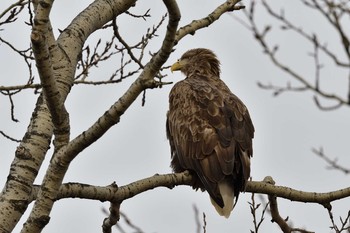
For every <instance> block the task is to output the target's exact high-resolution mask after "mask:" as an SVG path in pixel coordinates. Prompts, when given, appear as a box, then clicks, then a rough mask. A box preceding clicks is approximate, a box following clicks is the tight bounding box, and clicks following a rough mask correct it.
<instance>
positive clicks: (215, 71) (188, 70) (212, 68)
mask: <svg viewBox="0 0 350 233" xmlns="http://www.w3.org/2000/svg"><path fill="white" fill-rule="evenodd" d="M175 70H180V71H181V72H182V73H184V74H185V75H186V76H187V77H189V76H191V74H203V75H213V76H216V77H219V76H220V62H219V60H218V59H217V57H216V55H215V54H214V53H213V52H212V51H211V50H209V49H203V48H198V49H191V50H188V51H187V52H186V53H184V54H183V55H182V56H181V58H180V59H179V60H178V61H177V62H175V63H174V64H173V65H172V66H171V71H175Z"/></svg>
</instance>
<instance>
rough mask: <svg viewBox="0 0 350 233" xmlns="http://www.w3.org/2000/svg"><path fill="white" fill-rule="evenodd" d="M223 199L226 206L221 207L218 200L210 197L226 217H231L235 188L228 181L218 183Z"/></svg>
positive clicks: (219, 211) (217, 209)
mask: <svg viewBox="0 0 350 233" xmlns="http://www.w3.org/2000/svg"><path fill="white" fill-rule="evenodd" d="M218 185H219V190H220V194H221V197H222V200H223V201H224V208H221V207H220V206H218V204H216V202H215V201H214V200H213V199H212V198H210V201H211V203H212V204H213V206H214V207H215V209H216V211H217V212H218V213H219V214H220V215H221V216H225V217H226V218H228V217H230V214H231V211H232V210H233V206H234V201H235V195H234V192H233V188H232V187H231V186H230V185H229V184H228V183H226V182H221V183H219V184H218Z"/></svg>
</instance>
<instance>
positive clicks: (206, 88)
mask: <svg viewBox="0 0 350 233" xmlns="http://www.w3.org/2000/svg"><path fill="white" fill-rule="evenodd" d="M171 71H172V72H173V71H181V73H183V74H184V75H185V76H186V78H185V79H183V80H181V81H179V82H177V83H176V84H175V85H174V86H173V87H172V89H171V91H170V93H169V110H168V112H167V117H166V134H167V138H168V140H169V144H170V151H171V165H170V166H171V168H172V170H173V172H175V173H178V172H184V171H189V173H190V174H191V175H192V177H193V178H192V180H193V182H192V183H191V186H192V187H193V189H195V190H198V189H200V190H201V191H207V192H208V194H209V196H210V200H211V203H212V204H213V205H214V207H215V209H216V211H217V212H218V213H219V215H221V216H224V217H226V218H228V217H229V216H230V214H231V212H232V210H233V208H234V206H235V204H236V202H237V200H238V196H239V193H240V192H244V190H245V187H246V184H247V181H248V179H249V177H250V159H251V157H252V155H253V145H252V140H253V137H254V131H255V129H254V126H253V123H252V120H251V118H250V115H249V112H248V109H247V107H246V106H245V105H244V103H243V102H242V101H241V100H240V99H239V98H238V97H237V96H236V95H235V94H233V93H232V92H231V91H230V89H229V88H228V86H227V85H226V84H225V83H224V82H223V81H222V80H221V79H220V72H221V71H220V61H219V60H218V58H217V56H216V55H215V53H214V52H213V51H211V50H209V49H206V48H196V49H191V50H188V51H187V52H185V53H184V54H183V55H182V56H181V58H180V59H178V60H177V61H176V62H175V63H174V64H173V65H172V66H171Z"/></svg>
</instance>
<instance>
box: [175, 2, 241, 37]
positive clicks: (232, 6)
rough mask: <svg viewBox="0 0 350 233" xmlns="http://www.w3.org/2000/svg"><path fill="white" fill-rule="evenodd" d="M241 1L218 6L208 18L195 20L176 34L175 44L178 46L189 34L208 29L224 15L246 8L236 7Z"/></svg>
mask: <svg viewBox="0 0 350 233" xmlns="http://www.w3.org/2000/svg"><path fill="white" fill-rule="evenodd" d="M240 1H241V0H227V1H226V2H224V3H223V4H221V5H220V6H218V7H217V8H216V9H215V10H214V11H213V12H211V13H210V14H209V15H208V16H206V17H204V18H202V19H198V20H193V21H192V22H191V23H190V24H187V25H185V26H183V27H181V28H179V30H178V31H177V33H176V39H175V44H177V43H178V42H179V41H180V40H181V39H182V38H183V37H185V36H187V35H188V34H190V35H194V34H195V32H196V31H197V30H199V29H201V28H204V27H208V26H209V25H211V24H212V23H214V22H215V21H216V20H218V19H219V18H220V17H221V15H223V14H224V13H226V12H230V11H234V10H240V9H242V8H244V6H236V4H237V3H239V2H240Z"/></svg>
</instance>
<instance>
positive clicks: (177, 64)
mask: <svg viewBox="0 0 350 233" xmlns="http://www.w3.org/2000/svg"><path fill="white" fill-rule="evenodd" d="M181 68H182V64H181V61H180V60H179V61H177V62H175V63H174V64H173V65H172V66H171V67H170V71H171V72H173V71H176V70H181Z"/></svg>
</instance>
